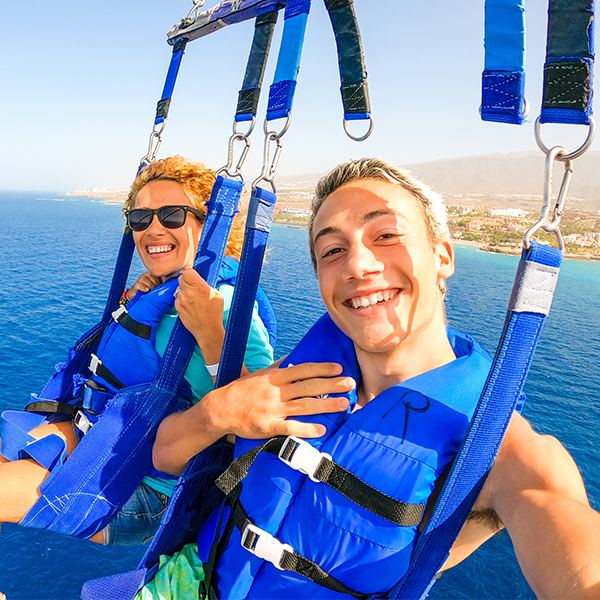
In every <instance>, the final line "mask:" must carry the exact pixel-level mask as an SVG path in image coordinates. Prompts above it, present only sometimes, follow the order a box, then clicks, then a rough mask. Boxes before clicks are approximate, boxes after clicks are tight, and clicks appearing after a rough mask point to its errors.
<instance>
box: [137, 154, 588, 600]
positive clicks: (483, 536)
mask: <svg viewBox="0 0 600 600" xmlns="http://www.w3.org/2000/svg"><path fill="white" fill-rule="evenodd" d="M309 241H310V248H311V255H312V258H313V262H314V265H315V268H316V271H317V275H318V279H319V287H320V291H321V295H322V297H323V300H324V302H325V305H326V307H327V311H328V314H329V317H325V318H324V319H322V320H320V321H319V322H318V323H317V325H316V326H315V329H314V330H313V331H311V332H309V334H308V335H307V337H306V338H305V340H304V341H303V342H302V343H301V344H300V346H299V348H298V349H296V350H295V351H294V352H293V353H292V354H291V355H290V357H288V359H286V362H285V363H284V366H286V365H290V364H293V365H295V366H288V368H286V369H271V370H267V371H263V372H261V373H259V374H254V375H252V376H249V377H246V378H244V379H242V380H239V381H238V382H234V383H233V384H231V385H229V386H227V387H225V388H221V389H220V390H216V391H214V392H212V393H210V394H208V395H207V396H205V398H204V399H203V400H202V401H201V402H200V403H199V404H197V405H196V406H195V407H194V408H192V409H190V410H189V411H187V412H185V413H179V414H175V415H171V416H170V417H168V418H167V419H166V420H165V421H164V422H163V424H162V425H161V428H160V430H159V434H158V437H157V441H156V445H155V449H154V458H155V464H156V466H157V468H159V469H160V470H163V471H168V472H172V473H174V474H177V473H180V472H181V471H182V470H183V468H184V467H185V465H186V464H187V461H188V460H189V459H190V458H191V457H192V456H194V455H195V454H196V453H197V452H199V451H201V450H202V449H204V448H205V447H207V446H208V445H209V444H211V443H212V442H214V441H216V440H217V439H219V438H220V437H222V436H223V435H225V434H234V435H236V436H238V439H237V441H236V455H238V456H239V455H240V454H241V453H242V452H244V451H246V450H249V449H250V450H251V449H252V448H253V447H255V446H256V443H252V442H249V441H248V440H249V439H266V438H272V437H274V436H298V437H304V438H312V439H311V446H309V445H308V444H307V443H305V442H300V441H299V440H286V441H284V442H281V443H279V444H277V449H276V450H272V449H271V450H270V451H263V452H260V453H259V454H258V456H257V457H256V459H255V460H254V461H253V462H252V460H250V462H248V461H247V456H248V455H245V458H244V459H242V460H245V461H246V463H245V466H244V469H243V470H247V474H246V475H245V476H244V478H243V481H242V482H241V486H240V485H237V486H236V487H235V488H234V490H233V495H232V496H230V504H232V505H233V509H232V511H231V514H232V517H231V518H230V519H229V522H230V524H231V526H230V528H229V529H230V531H228V532H227V534H226V535H224V534H222V535H220V537H219V536H217V535H216V531H217V529H218V530H219V531H221V532H223V529H224V528H225V526H224V525H223V526H222V527H220V528H219V527H218V525H217V523H218V521H219V519H220V517H221V512H220V511H217V513H216V514H215V515H213V518H211V519H210V520H209V522H208V523H207V524H206V525H205V526H204V527H203V528H202V530H201V532H200V536H199V549H198V555H199V557H200V558H201V559H202V561H204V563H205V564H206V561H207V560H208V558H209V555H210V554H211V552H210V550H211V547H212V548H214V549H215V550H218V552H217V554H216V555H214V556H216V560H215V561H214V563H215V565H216V567H215V571H214V573H213V576H212V579H211V585H213V586H214V587H216V588H218V592H219V594H220V597H227V598H237V597H260V598H289V597H294V598H331V597H342V596H339V595H338V594H340V593H342V594H350V595H354V596H355V597H367V595H368V594H371V593H377V592H385V591H387V590H389V589H390V588H391V587H392V585H393V584H394V582H396V581H397V580H398V579H400V578H401V577H402V575H403V573H404V571H405V569H406V567H407V565H408V562H409V560H410V554H411V551H412V548H413V546H414V541H415V539H416V537H417V535H418V529H419V523H421V522H423V520H424V519H426V518H427V514H428V512H427V510H426V506H427V504H428V502H429V501H430V500H431V498H432V495H434V491H435V488H436V483H439V481H440V480H441V478H442V476H443V473H444V470H445V469H446V468H447V467H448V466H449V465H450V463H451V461H452V458H453V457H454V456H455V454H456V451H457V449H458V446H459V444H460V441H461V440H462V437H463V436H464V433H465V431H466V428H467V426H468V422H469V419H470V418H471V417H472V414H473V411H474V409H475V405H476V402H477V400H478V398H479V394H480V392H481V389H482V387H483V384H484V382H485V378H486V376H487V373H488V371H489V366H490V360H489V358H488V357H486V356H484V353H483V352H482V350H481V349H480V348H479V347H478V345H477V344H476V343H475V342H474V341H473V340H471V339H470V338H469V337H468V336H464V335H462V334H459V333H457V332H452V331H449V330H447V328H446V323H445V315H444V301H443V297H444V292H445V280H446V279H447V278H448V277H450V276H451V275H452V273H453V270H454V253H453V249H452V246H451V244H450V242H449V239H448V231H447V227H446V221H445V212H444V208H443V206H442V204H441V200H440V199H439V198H438V197H437V196H436V195H434V194H432V193H431V192H430V191H429V190H428V189H427V188H425V187H424V186H422V185H421V184H420V183H419V182H417V181H415V180H414V179H412V178H411V177H410V176H408V175H407V174H406V173H403V172H402V171H399V170H397V169H395V168H393V167H391V166H389V165H387V164H386V163H384V162H383V161H379V160H377V159H363V160H360V161H354V162H352V163H348V164H345V165H341V166H340V167H337V168H336V169H335V170H334V171H333V172H332V173H330V174H329V175H328V176H326V177H325V178H323V180H321V182H320V183H319V186H318V188H317V198H316V201H315V203H314V205H313V214H312V217H311V222H310V227H309ZM322 360H330V361H332V362H331V363H321V362H320V361H322ZM299 363H303V364H299ZM336 363H340V364H341V365H342V366H343V369H344V370H343V373H341V371H342V367H340V366H338V365H337V364H336ZM349 376H350V377H351V378H350V377H349ZM355 382H356V389H354V387H355ZM331 394H343V396H342V397H329V395H331ZM340 411H344V412H340ZM311 415H314V416H311ZM244 438H246V439H244ZM314 447H316V448H318V450H319V452H317V450H315V449H314ZM265 450H267V449H266V448H265ZM315 452H316V454H315ZM250 463H251V464H250ZM248 465H250V466H248ZM325 467H326V469H329V471H328V474H327V475H324V472H323V470H324V469H325ZM298 469H300V471H299V470H298ZM331 473H333V476H330V475H331ZM238 479H241V478H238ZM236 483H238V480H234V481H233V484H232V487H233V485H234V484H236ZM365 484H366V485H365ZM240 490H241V491H240ZM390 499H391V500H390ZM392 513H393V515H392ZM423 515H424V516H423ZM226 520H227V517H226V515H225V516H224V521H223V522H225V521H226ZM502 526H506V528H507V529H508V531H509V533H510V535H511V538H512V540H513V544H514V547H515V550H516V553H517V557H518V559H519V562H520V564H521V566H522V568H523V572H524V574H525V576H526V577H527V579H528V581H529V583H530V584H531V586H532V588H533V590H534V591H535V593H536V594H537V595H538V597H540V598H579V599H580V598H600V515H599V514H598V513H596V512H595V511H593V510H592V509H591V508H590V506H589V503H588V501H587V496H586V492H585V488H584V485H583V482H582V480H581V477H580V475H579V472H578V470H577V467H576V465H575V463H574V462H573V460H572V459H571V457H570V456H569V454H568V453H567V452H566V451H565V449H564V448H563V447H562V446H561V445H560V443H559V442H558V441H557V440H556V439H554V438H552V437H548V436H540V435H538V434H536V433H535V432H534V431H533V430H532V429H531V427H530V426H529V424H528V423H527V422H526V421H525V420H524V419H523V418H522V417H521V416H520V415H518V414H515V415H514V416H513V419H512V421H511V423H510V426H509V428H508V431H507V434H506V437H505V439H504V442H503V443H502V447H501V449H500V452H499V455H498V457H497V459H496V462H495V464H494V466H493V468H492V470H491V473H490V475H489V476H488V478H487V480H486V483H485V485H484V488H483V490H482V492H481V493H480V495H479V497H478V499H477V501H476V504H475V507H474V510H473V513H472V516H471V518H470V519H469V520H468V521H467V523H466V525H465V526H464V528H463V530H462V531H461V533H460V535H459V537H458V539H457V541H456V543H455V544H454V547H453V549H452V552H451V555H450V557H449V559H448V561H447V562H446V565H445V566H444V568H449V567H451V566H453V565H455V564H457V563H458V562H460V561H461V560H463V559H464V558H465V557H466V556H468V555H469V554H470V553H471V552H473V551H474V550H475V549H476V548H477V547H478V546H480V545H481V544H482V543H483V542H485V541H486V540H487V539H488V538H489V537H490V536H492V535H493V534H494V533H495V532H496V531H498V529H500V528H501V527H502ZM226 529H227V528H225V530H226ZM267 532H269V533H272V534H273V535H274V536H275V538H272V537H271V536H270V535H268V533H267ZM215 538H217V540H219V539H220V543H219V544H218V545H216V544H215V545H213V540H214V539H215ZM226 538H228V539H226ZM194 556H195V557H196V556H197V555H196V554H194ZM261 557H262V558H261ZM195 566H196V568H197V573H198V575H197V577H198V579H201V578H202V577H203V574H202V568H201V567H202V565H201V564H200V563H199V562H197V564H196V565H195ZM179 568H180V567H175V566H173V568H172V569H171V571H170V572H169V573H168V574H166V570H163V571H159V575H158V576H157V579H156V580H155V582H156V583H155V582H152V583H151V584H149V586H148V587H147V588H145V589H144V592H143V594H146V596H144V595H142V597H152V595H153V593H154V592H156V591H158V589H159V588H160V586H161V585H162V583H161V581H160V577H162V576H163V575H164V576H166V577H167V578H168V583H169V585H173V581H175V580H177V571H178V569H179ZM205 570H206V569H205ZM183 578H184V579H185V578H188V579H189V572H188V574H187V575H186V576H185V577H183ZM175 585H176V584H175ZM153 586H155V587H153ZM192 588H194V585H192Z"/></svg>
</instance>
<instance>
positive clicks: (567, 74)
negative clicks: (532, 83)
mask: <svg viewBox="0 0 600 600" xmlns="http://www.w3.org/2000/svg"><path fill="white" fill-rule="evenodd" d="M593 23H594V2H593V0H550V4H549V7H548V44H547V47H546V62H545V64H544V94H543V99H542V112H541V114H540V122H541V123H574V124H580V125H589V123H590V116H591V114H592V78H593V66H594V37H593V32H594V27H593Z"/></svg>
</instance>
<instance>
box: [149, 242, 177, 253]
mask: <svg viewBox="0 0 600 600" xmlns="http://www.w3.org/2000/svg"><path fill="white" fill-rule="evenodd" d="M172 249H173V246H172V245H171V244H169V245H168V246H148V254H158V253H159V252H169V251H170V250H172Z"/></svg>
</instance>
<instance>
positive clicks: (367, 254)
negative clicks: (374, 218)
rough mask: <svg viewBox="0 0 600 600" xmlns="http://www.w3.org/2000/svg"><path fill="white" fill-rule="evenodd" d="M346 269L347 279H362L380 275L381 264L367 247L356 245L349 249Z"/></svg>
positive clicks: (360, 244) (361, 244)
mask: <svg viewBox="0 0 600 600" xmlns="http://www.w3.org/2000/svg"><path fill="white" fill-rule="evenodd" d="M347 267H348V269H347V270H348V276H349V277H351V278H362V277H365V276H367V275H371V274H377V273H380V272H381V271H382V270H383V263H382V262H381V261H380V260H379V259H378V258H377V256H376V255H375V253H374V252H373V250H371V249H370V248H369V247H368V246H365V245H364V244H363V243H357V244H353V245H352V246H351V247H350V249H349V252H348V262H347Z"/></svg>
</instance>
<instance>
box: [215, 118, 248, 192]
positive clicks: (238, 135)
mask: <svg viewBox="0 0 600 600" xmlns="http://www.w3.org/2000/svg"><path fill="white" fill-rule="evenodd" d="M255 123H256V117H254V116H252V122H251V123H250V127H249V128H248V130H247V131H246V132H245V133H242V132H239V131H238V130H237V121H234V122H233V135H232V136H231V137H230V138H229V147H228V151H227V164H226V165H225V166H224V167H221V168H220V169H219V170H218V171H217V175H221V174H222V173H224V174H225V175H227V176H228V177H231V178H232V179H235V178H236V177H239V179H240V181H242V182H243V181H244V176H243V175H242V165H243V164H244V161H245V160H246V156H248V151H249V150H250V137H249V136H250V134H251V133H252V131H253V130H254V125H255ZM236 141H241V142H244V144H245V145H244V149H243V150H242V153H241V155H240V158H239V160H238V161H237V164H236V165H235V168H233V169H232V166H233V145H234V144H235V142H236Z"/></svg>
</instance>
